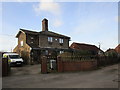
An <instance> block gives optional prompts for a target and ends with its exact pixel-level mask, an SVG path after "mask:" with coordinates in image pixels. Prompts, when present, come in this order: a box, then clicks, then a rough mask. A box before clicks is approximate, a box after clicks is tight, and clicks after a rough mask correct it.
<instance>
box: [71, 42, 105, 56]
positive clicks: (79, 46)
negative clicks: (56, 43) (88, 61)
mask: <svg viewBox="0 0 120 90" xmlns="http://www.w3.org/2000/svg"><path fill="white" fill-rule="evenodd" d="M70 48H71V49H73V50H76V51H84V52H85V51H87V52H90V53H91V54H92V55H104V52H103V51H102V50H101V49H100V48H98V47H97V46H95V45H90V44H84V43H76V42H73V43H72V44H71V46H70Z"/></svg>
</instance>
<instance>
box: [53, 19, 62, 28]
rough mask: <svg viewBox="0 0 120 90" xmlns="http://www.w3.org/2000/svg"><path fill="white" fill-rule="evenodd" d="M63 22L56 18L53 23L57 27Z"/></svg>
mask: <svg viewBox="0 0 120 90" xmlns="http://www.w3.org/2000/svg"><path fill="white" fill-rule="evenodd" d="M62 24H63V22H62V21H61V20H55V21H54V23H53V25H54V26H55V27H60V26H61V25H62Z"/></svg>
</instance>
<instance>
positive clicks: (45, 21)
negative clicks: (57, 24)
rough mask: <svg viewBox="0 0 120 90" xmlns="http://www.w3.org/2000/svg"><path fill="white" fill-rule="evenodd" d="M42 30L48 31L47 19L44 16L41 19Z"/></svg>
mask: <svg viewBox="0 0 120 90" xmlns="http://www.w3.org/2000/svg"><path fill="white" fill-rule="evenodd" d="M42 31H48V20H47V19H46V18H44V19H43V20H42Z"/></svg>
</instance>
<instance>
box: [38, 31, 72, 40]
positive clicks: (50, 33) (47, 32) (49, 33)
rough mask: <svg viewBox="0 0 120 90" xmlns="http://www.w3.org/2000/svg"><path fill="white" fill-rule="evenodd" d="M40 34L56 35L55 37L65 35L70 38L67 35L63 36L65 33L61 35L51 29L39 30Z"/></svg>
mask: <svg viewBox="0 0 120 90" xmlns="http://www.w3.org/2000/svg"><path fill="white" fill-rule="evenodd" d="M40 34H43V35H50V36H56V37H65V38H69V39H70V37H68V36H65V35H62V34H58V33H55V32H52V31H41V32H40Z"/></svg>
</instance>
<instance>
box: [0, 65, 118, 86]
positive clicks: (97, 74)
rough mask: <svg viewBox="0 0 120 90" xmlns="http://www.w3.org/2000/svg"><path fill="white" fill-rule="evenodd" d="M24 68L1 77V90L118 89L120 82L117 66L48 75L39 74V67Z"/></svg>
mask: <svg viewBox="0 0 120 90" xmlns="http://www.w3.org/2000/svg"><path fill="white" fill-rule="evenodd" d="M26 67H27V66H25V67H13V68H12V70H13V71H12V73H13V74H12V75H11V76H8V77H3V83H2V85H3V88H118V82H120V81H119V80H118V64H115V65H111V66H107V67H102V68H101V69H98V70H94V71H81V72H74V73H73V72H69V73H49V74H41V73H40V65H33V66H28V68H26ZM25 68H26V69H25ZM25 72H26V73H25Z"/></svg>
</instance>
